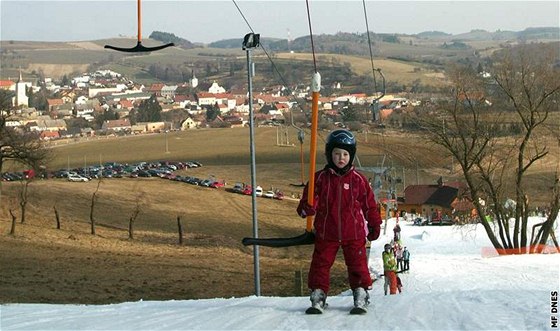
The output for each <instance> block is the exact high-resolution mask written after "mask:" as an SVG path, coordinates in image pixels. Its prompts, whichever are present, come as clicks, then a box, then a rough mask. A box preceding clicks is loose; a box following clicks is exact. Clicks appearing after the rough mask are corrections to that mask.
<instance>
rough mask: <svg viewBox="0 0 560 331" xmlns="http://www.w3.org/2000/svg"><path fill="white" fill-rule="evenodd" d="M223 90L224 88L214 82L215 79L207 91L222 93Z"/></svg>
mask: <svg viewBox="0 0 560 331" xmlns="http://www.w3.org/2000/svg"><path fill="white" fill-rule="evenodd" d="M225 91H226V89H225V88H223V87H221V86H220V85H218V83H216V82H215V81H214V82H213V83H212V85H211V86H210V87H209V88H208V93H212V94H218V93H224V92H225Z"/></svg>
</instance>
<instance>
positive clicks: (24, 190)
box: [19, 178, 33, 224]
mask: <svg viewBox="0 0 560 331" xmlns="http://www.w3.org/2000/svg"><path fill="white" fill-rule="evenodd" d="M32 180H33V179H32V178H25V179H24V180H22V181H21V185H20V190H19V207H20V211H21V218H20V222H21V223H22V224H23V223H25V207H26V206H27V202H28V201H29V195H28V192H29V184H30V183H31V181H32Z"/></svg>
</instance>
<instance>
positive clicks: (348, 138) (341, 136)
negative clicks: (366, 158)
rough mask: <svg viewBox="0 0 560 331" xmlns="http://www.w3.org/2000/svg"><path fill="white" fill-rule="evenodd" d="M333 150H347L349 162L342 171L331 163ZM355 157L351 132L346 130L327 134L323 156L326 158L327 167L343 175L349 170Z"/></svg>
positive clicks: (354, 139)
mask: <svg viewBox="0 0 560 331" xmlns="http://www.w3.org/2000/svg"><path fill="white" fill-rule="evenodd" d="M335 148H342V149H344V150H347V151H348V153H349V154H350V161H349V162H348V165H347V166H346V167H344V169H338V168H337V167H336V166H335V164H334V162H333V161H332V155H331V154H332V151H333V149H335ZM355 155H356V138H355V137H354V135H353V134H352V132H350V131H348V130H335V131H333V132H331V133H330V134H329V136H328V137H327V143H326V145H325V156H326V157H327V163H328V164H329V167H331V168H332V169H334V170H335V171H337V172H341V173H345V172H346V171H348V169H350V167H351V166H352V163H353V162H354V156H355Z"/></svg>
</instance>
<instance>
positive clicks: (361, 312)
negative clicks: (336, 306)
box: [350, 307, 367, 315]
mask: <svg viewBox="0 0 560 331" xmlns="http://www.w3.org/2000/svg"><path fill="white" fill-rule="evenodd" d="M366 313H367V309H366V308H363V307H354V308H352V310H350V315H364V314H366Z"/></svg>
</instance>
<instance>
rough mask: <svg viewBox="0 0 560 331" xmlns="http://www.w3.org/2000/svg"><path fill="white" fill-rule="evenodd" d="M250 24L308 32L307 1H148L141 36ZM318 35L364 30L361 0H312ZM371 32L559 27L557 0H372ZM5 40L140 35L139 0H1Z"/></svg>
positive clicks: (199, 35) (192, 37)
mask: <svg viewBox="0 0 560 331" xmlns="http://www.w3.org/2000/svg"><path fill="white" fill-rule="evenodd" d="M236 4H237V6H238V7H239V9H240V11H241V13H243V16H245V18H246V20H247V21H248V23H249V25H250V27H251V28H252V29H253V30H254V31H255V32H256V33H260V34H261V37H275V38H284V39H285V38H288V36H290V37H291V38H292V39H295V38H297V37H301V36H304V35H309V25H308V20H307V9H306V2H305V0H297V1H287V0H284V1H256V0H253V1H248V0H236V1H235V2H234V1H212V0H207V1H164V0H144V1H142V35H143V37H144V38H147V37H148V36H149V35H150V33H151V32H152V31H154V30H156V31H164V32H170V33H174V34H175V35H177V36H179V37H182V38H185V39H187V40H189V41H192V42H203V43H209V42H212V41H217V40H221V39H229V38H241V37H243V36H244V35H245V34H246V33H248V32H250V31H251V29H250V27H249V25H248V24H247V23H246V22H245V20H244V19H243V16H242V15H241V13H240V11H239V10H238V9H237V7H236ZM309 8H310V12H311V25H312V29H313V34H333V33H336V32H338V31H343V32H360V33H363V32H365V31H366V25H365V16H364V8H363V3H362V1H361V0H330V1H327V0H310V1H309ZM366 12H367V18H368V23H369V29H370V31H373V32H376V33H407V34H415V33H420V32H423V31H442V32H447V33H452V34H459V33H464V32H468V31H470V30H473V29H484V30H487V31H491V32H493V31H496V30H511V31H521V30H524V29H525V28H527V27H545V26H547V27H550V26H555V27H558V26H559V25H560V18H559V16H560V14H559V12H560V8H559V1H558V0H554V1H371V0H370V1H366ZM0 18H1V23H0V38H1V39H2V40H37V41H82V40H95V39H105V38H112V37H118V36H119V35H125V36H131V37H135V36H136V33H137V28H136V27H137V23H136V0H127V1H109V0H98V1H60V0H59V1H57V0H54V1H53V0H51V1H47V0H36V1H25V0H0Z"/></svg>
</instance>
